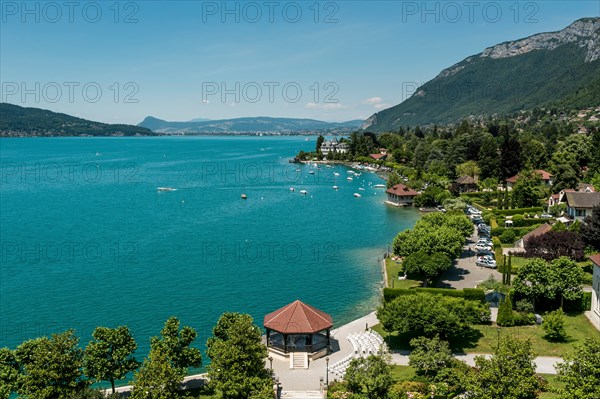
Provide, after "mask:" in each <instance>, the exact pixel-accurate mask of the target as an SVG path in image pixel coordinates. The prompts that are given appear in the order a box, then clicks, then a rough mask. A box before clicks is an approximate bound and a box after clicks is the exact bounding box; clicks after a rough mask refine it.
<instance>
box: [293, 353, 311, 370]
mask: <svg viewBox="0 0 600 399" xmlns="http://www.w3.org/2000/svg"><path fill="white" fill-rule="evenodd" d="M290 369H308V353H307V352H292V353H291V354H290Z"/></svg>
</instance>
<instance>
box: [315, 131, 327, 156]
mask: <svg viewBox="0 0 600 399" xmlns="http://www.w3.org/2000/svg"><path fill="white" fill-rule="evenodd" d="M324 141H325V137H323V136H322V135H319V137H317V145H316V146H315V152H317V153H318V152H321V144H323V142H324Z"/></svg>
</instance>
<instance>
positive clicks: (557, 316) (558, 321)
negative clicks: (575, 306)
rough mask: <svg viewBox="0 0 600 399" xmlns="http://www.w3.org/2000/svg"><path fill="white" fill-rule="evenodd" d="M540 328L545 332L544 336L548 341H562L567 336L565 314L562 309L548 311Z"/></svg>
mask: <svg viewBox="0 0 600 399" xmlns="http://www.w3.org/2000/svg"><path fill="white" fill-rule="evenodd" d="M542 328H543V330H544V332H545V333H546V335H545V338H546V339H547V340H549V341H564V340H565V338H566V337H567V330H566V328H565V314H564V313H563V311H562V309H558V310H555V311H554V312H550V313H548V314H547V315H546V316H545V317H544V322H543V323H542Z"/></svg>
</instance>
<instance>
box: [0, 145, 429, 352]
mask: <svg viewBox="0 0 600 399" xmlns="http://www.w3.org/2000/svg"><path fill="white" fill-rule="evenodd" d="M314 143H315V142H314V140H312V141H304V138H299V137H275V138H265V137H252V138H250V137H245V138H224V137H191V138H187V137H186V138H184V137H166V138H36V139H2V140H0V158H1V159H0V161H1V163H2V165H1V173H2V175H1V184H0V211H1V212H0V226H1V227H0V239H1V263H0V315H1V323H0V346H8V347H12V348H14V347H15V346H16V345H18V344H19V343H21V342H22V341H23V340H25V339H29V338H34V337H37V336H41V335H47V334H50V333H54V332H60V331H64V330H65V329H68V328H75V329H76V330H77V334H78V335H79V336H80V337H81V340H82V344H84V345H85V344H87V342H88V341H89V340H90V338H91V333H92V331H93V329H94V328H95V327H96V326H109V327H115V326H119V325H123V324H126V325H128V326H129V327H130V329H131V330H132V331H133V333H134V335H135V337H136V339H137V341H138V345H139V348H138V355H139V357H140V358H141V357H142V356H143V355H144V354H146V353H147V351H148V347H149V344H148V341H149V337H150V336H152V335H157V334H158V333H159V331H160V329H161V327H162V325H163V323H164V321H165V320H166V319H167V318H168V317H169V316H171V315H176V316H178V317H179V318H180V319H181V320H182V323H183V324H185V325H190V326H193V327H195V328H196V329H197V330H198V333H199V339H198V342H197V344H196V346H197V347H199V348H201V349H202V351H203V352H204V349H205V342H206V338H207V337H208V336H209V335H210V332H211V329H212V327H213V325H214V324H215V322H216V321H217V319H218V317H219V315H220V314H221V313H223V312H225V311H239V312H247V313H250V314H251V315H252V316H253V317H254V319H255V322H256V323H257V324H259V325H262V319H263V316H264V315H265V314H267V313H268V312H271V311H273V310H275V309H277V308H279V307H281V306H283V305H286V304H287V303H289V302H291V301H293V300H295V299H301V300H302V301H305V302H307V303H309V304H311V305H313V306H316V307H318V308H320V309H322V310H324V311H326V312H328V313H330V314H331V315H332V316H333V318H334V322H335V324H336V325H338V326H339V325H341V324H344V323H346V322H348V321H350V320H352V319H354V318H357V317H360V316H362V315H364V314H366V313H368V312H369V311H371V310H372V309H374V307H375V306H376V305H377V303H378V301H379V296H378V293H379V290H380V288H381V282H382V275H381V269H380V267H379V265H378V263H377V258H378V257H381V255H382V253H383V252H384V250H385V248H386V245H387V243H388V242H391V240H392V239H393V237H394V236H395V235H396V234H397V233H398V232H399V231H400V230H403V229H406V228H410V227H412V225H413V224H414V223H415V221H416V220H417V218H418V216H419V215H418V212H416V211H415V210H413V209H395V208H392V207H389V206H386V205H384V204H383V200H384V197H385V195H384V190H383V189H375V188H373V187H372V185H374V184H381V183H385V182H383V181H382V180H381V179H380V178H379V177H378V176H377V175H375V174H372V173H362V175H361V176H360V177H356V178H355V179H354V180H353V181H348V180H347V177H348V176H349V175H348V173H347V170H348V169H347V168H345V167H341V166H338V167H336V168H326V167H324V166H323V167H322V169H321V170H316V173H315V174H310V173H309V171H310V170H314V169H316V168H314V167H312V166H308V165H294V164H289V163H288V159H289V158H290V157H292V156H293V155H294V154H296V153H297V152H298V151H299V150H300V149H304V150H312V149H313V148H314ZM296 168H300V172H297V171H296ZM334 172H335V173H339V175H340V176H339V177H338V176H335V175H334ZM369 183H371V185H369ZM333 185H337V186H339V190H338V191H335V190H333V189H332V186H333ZM157 187H173V188H177V191H170V192H158V191H157ZM290 187H294V188H295V189H296V191H294V192H292V191H290ZM359 187H364V188H365V190H364V191H362V190H359ZM300 190H307V191H308V194H307V195H302V194H301V193H300ZM242 193H245V194H247V196H248V199H247V200H242V199H241V198H240V195H241V194H242ZM353 193H360V194H361V195H362V197H361V198H355V197H354V196H353Z"/></svg>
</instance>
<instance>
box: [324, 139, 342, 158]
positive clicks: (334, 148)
mask: <svg viewBox="0 0 600 399" xmlns="http://www.w3.org/2000/svg"><path fill="white" fill-rule="evenodd" d="M330 152H338V153H340V154H345V153H347V152H348V144H346V143H340V142H339V141H338V140H337V138H335V137H334V138H333V139H332V140H325V141H323V143H322V144H321V153H322V154H323V155H327V154H329V153H330Z"/></svg>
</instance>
